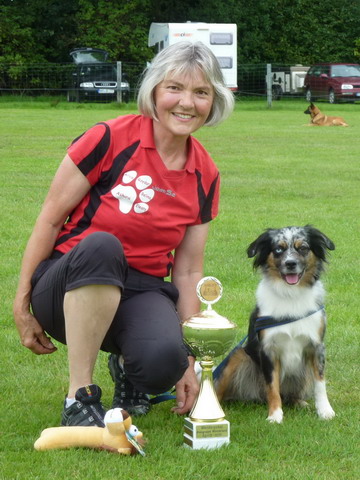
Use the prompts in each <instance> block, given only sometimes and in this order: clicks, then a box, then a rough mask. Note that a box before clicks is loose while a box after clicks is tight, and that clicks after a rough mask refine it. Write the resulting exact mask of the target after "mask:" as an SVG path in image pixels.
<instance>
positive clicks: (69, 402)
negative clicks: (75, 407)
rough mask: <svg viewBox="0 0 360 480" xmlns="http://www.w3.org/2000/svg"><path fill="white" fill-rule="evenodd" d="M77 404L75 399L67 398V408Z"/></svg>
mask: <svg viewBox="0 0 360 480" xmlns="http://www.w3.org/2000/svg"><path fill="white" fill-rule="evenodd" d="M75 402H76V400H75V397H72V398H69V397H66V401H65V407H66V408H69V407H71V405H72V404H73V403H75Z"/></svg>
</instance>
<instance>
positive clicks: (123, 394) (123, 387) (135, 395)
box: [109, 353, 151, 415]
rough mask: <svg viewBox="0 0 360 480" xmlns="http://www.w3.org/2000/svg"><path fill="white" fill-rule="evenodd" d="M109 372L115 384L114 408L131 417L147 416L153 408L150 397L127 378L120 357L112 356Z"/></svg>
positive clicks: (110, 357) (112, 354)
mask: <svg viewBox="0 0 360 480" xmlns="http://www.w3.org/2000/svg"><path fill="white" fill-rule="evenodd" d="M109 370H110V375H111V378H112V379H113V381H114V383H115V392H114V398H113V402H112V408H117V407H119V408H123V409H124V410H126V411H127V412H128V413H129V415H146V414H147V413H148V412H149V410H150V406H151V405H150V400H149V396H148V395H147V394H146V393H141V392H139V391H138V390H136V389H135V388H134V387H133V386H132V384H131V383H130V382H129V380H128V379H127V378H126V375H125V372H124V369H123V367H121V366H120V365H119V355H115V354H114V353H111V354H110V356H109Z"/></svg>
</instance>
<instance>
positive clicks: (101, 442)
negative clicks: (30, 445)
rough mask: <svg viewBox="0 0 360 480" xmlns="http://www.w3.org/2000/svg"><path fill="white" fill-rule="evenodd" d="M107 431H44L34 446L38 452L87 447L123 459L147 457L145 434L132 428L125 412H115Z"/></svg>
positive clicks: (107, 418)
mask: <svg viewBox="0 0 360 480" xmlns="http://www.w3.org/2000/svg"><path fill="white" fill-rule="evenodd" d="M104 423H105V427H104V428H101V427H54V428H46V429H45V430H43V431H42V433H41V435H40V438H38V439H37V440H36V442H35V444H34V448H35V449H36V450H54V449H58V448H71V447H87V448H95V449H99V450H108V451H110V452H114V453H121V454H123V455H131V454H135V453H140V454H141V455H145V453H144V451H143V449H142V446H141V444H140V442H142V433H141V432H139V430H138V429H137V428H136V427H135V425H132V421H131V417H130V415H129V414H128V412H126V411H125V410H123V409H121V408H114V409H112V410H109V411H108V412H107V413H106V415H105V418H104Z"/></svg>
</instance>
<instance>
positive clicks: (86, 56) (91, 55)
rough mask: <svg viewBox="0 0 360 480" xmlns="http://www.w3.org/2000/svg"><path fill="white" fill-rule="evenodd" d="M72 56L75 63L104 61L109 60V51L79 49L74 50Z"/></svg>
mask: <svg viewBox="0 0 360 480" xmlns="http://www.w3.org/2000/svg"><path fill="white" fill-rule="evenodd" d="M71 56H72V57H73V59H74V62H75V63H104V62H106V60H107V56H108V55H107V53H106V52H101V51H90V52H88V51H86V50H79V51H77V52H72V53H71Z"/></svg>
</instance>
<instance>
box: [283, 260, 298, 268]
mask: <svg viewBox="0 0 360 480" xmlns="http://www.w3.org/2000/svg"><path fill="white" fill-rule="evenodd" d="M296 265H297V263H296V262H295V260H286V262H285V266H286V267H287V268H288V269H289V270H295V268H296Z"/></svg>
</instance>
